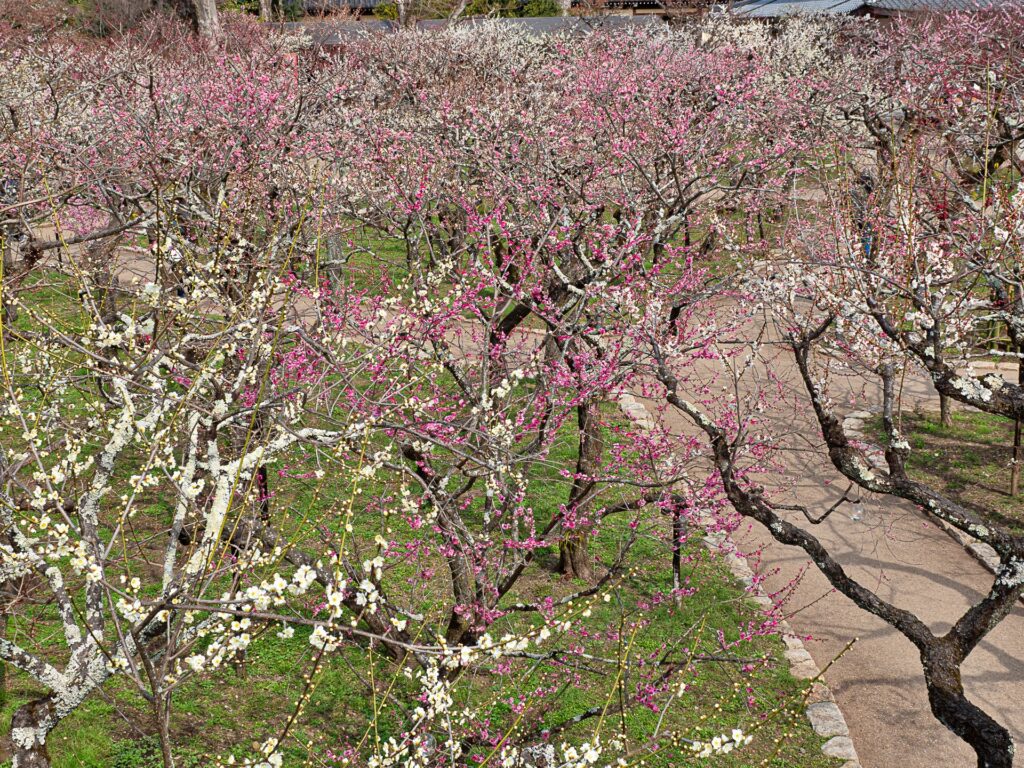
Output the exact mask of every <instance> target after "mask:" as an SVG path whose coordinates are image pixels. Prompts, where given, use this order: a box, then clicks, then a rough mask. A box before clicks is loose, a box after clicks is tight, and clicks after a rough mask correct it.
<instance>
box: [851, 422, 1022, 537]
mask: <svg viewBox="0 0 1024 768" xmlns="http://www.w3.org/2000/svg"><path fill="white" fill-rule="evenodd" d="M869 427H870V434H872V435H873V436H874V437H875V438H876V439H877V440H878V441H879V442H883V441H884V440H885V432H884V430H883V428H882V420H881V417H876V418H874V419H873V420H872V421H871V422H870V424H869ZM903 432H904V434H905V435H906V438H907V441H908V442H909V443H910V447H911V452H910V459H909V461H908V469H909V470H910V474H911V476H912V477H914V478H915V479H917V480H920V481H921V482H925V483H928V484H929V485H931V486H932V487H934V488H935V489H936V490H939V491H941V492H942V493H944V494H946V495H948V496H949V497H950V498H952V499H953V500H955V501H957V502H959V503H960V504H963V505H964V506H966V507H968V508H969V509H971V510H973V511H974V512H976V513H977V514H978V515H980V516H981V517H983V518H984V519H986V520H988V521H990V522H992V523H997V524H999V525H1004V526H1006V527H1008V528H1010V529H1011V530H1013V531H1016V532H1018V533H1024V498H1022V497H1020V496H1018V497H1017V498H1014V497H1011V496H1010V495H1009V488H1010V461H1011V459H1012V458H1013V421H1011V420H1010V419H1006V418H1003V417H1001V416H993V415H991V414H988V413H980V412H975V411H957V412H955V413H954V414H953V425H952V426H950V427H944V426H942V424H941V422H940V421H939V415H938V414H937V413H904V414H903Z"/></svg>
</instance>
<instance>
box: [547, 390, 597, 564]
mask: <svg viewBox="0 0 1024 768" xmlns="http://www.w3.org/2000/svg"><path fill="white" fill-rule="evenodd" d="M576 419H577V423H578V424H579V445H578V449H577V454H576V478H575V479H574V480H573V482H572V490H571V491H570V492H569V501H568V503H567V504H566V508H567V509H568V510H570V511H571V512H572V513H574V514H579V513H581V512H582V511H583V510H584V509H585V508H586V507H587V506H588V504H587V501H586V495H587V494H588V493H589V492H590V489H591V488H592V487H593V485H594V480H593V476H594V475H595V474H596V473H597V470H598V467H599V465H600V462H601V453H602V452H603V450H604V441H603V439H602V435H601V423H600V421H599V419H598V418H597V404H596V403H591V402H587V403H583V404H581V405H578V406H576ZM589 538H590V526H589V525H584V526H579V527H574V528H573V529H572V530H571V532H570V533H569V534H568V535H567V536H565V538H563V540H562V542H561V543H560V544H559V560H558V570H559V572H560V573H563V574H565V575H566V576H571V577H573V578H577V579H583V580H584V581H589V580H590V579H592V578H593V576H594V567H593V562H592V561H593V558H591V556H590V547H589Z"/></svg>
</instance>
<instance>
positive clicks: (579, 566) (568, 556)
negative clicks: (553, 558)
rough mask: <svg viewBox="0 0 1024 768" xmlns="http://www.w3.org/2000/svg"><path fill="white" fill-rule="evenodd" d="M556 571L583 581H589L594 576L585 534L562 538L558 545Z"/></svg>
mask: <svg viewBox="0 0 1024 768" xmlns="http://www.w3.org/2000/svg"><path fill="white" fill-rule="evenodd" d="M558 572H559V573H562V574H564V575H566V576H568V577H570V578H573V579H582V580H583V581H590V580H591V579H593V578H594V567H593V564H592V563H591V557H590V548H589V547H588V546H587V536H586V534H582V535H574V536H572V537H571V538H567V539H563V540H562V542H561V543H560V544H559V545H558Z"/></svg>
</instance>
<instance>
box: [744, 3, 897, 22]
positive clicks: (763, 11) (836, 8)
mask: <svg viewBox="0 0 1024 768" xmlns="http://www.w3.org/2000/svg"><path fill="white" fill-rule="evenodd" d="M896 1H897V0H893V2H896ZM908 2H913V0H908ZM864 5H866V0H741V2H737V3H735V4H734V5H733V6H732V12H733V13H735V14H737V15H739V16H747V17H750V18H769V17H773V16H789V15H792V14H795V13H807V14H817V13H824V14H832V15H846V14H849V13H853V12H854V11H856V10H858V9H860V8H862V7H863V6H864Z"/></svg>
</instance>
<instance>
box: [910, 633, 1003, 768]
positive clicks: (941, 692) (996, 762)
mask: <svg viewBox="0 0 1024 768" xmlns="http://www.w3.org/2000/svg"><path fill="white" fill-rule="evenodd" d="M933 650H935V651H937V652H933V653H930V654H928V655H925V654H922V656H921V661H922V663H923V664H924V673H925V682H926V683H927V685H928V703H929V704H930V705H931V709H932V714H933V715H935V718H936V719H937V720H938V721H939V722H940V723H942V724H943V725H944V726H946V727H947V728H949V730H951V731H952V732H953V733H955V734H956V735H957V736H959V737H960V738H961V739H963V740H964V741H965V742H967V743H968V744H969V745H970V746H971V748H972V749H973V750H974V752H975V754H976V755H977V756H978V768H1013V739H1011V738H1010V732H1009V731H1007V730H1006V729H1005V728H1004V727H1003V726H1001V725H1000V724H999V723H997V722H996V721H995V720H993V719H992V718H991V717H989V716H988V714H986V713H985V711H984V710H982V709H980V708H979V707H977V706H975V705H974V704H972V703H971V702H970V701H969V700H968V699H967V697H966V696H964V689H963V684H962V683H961V680H960V670H959V668H958V666H957V664H956V663H955V660H954V659H952V658H946V656H947V655H948V652H946V653H944V652H943V650H942V649H941V648H940V649H933Z"/></svg>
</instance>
